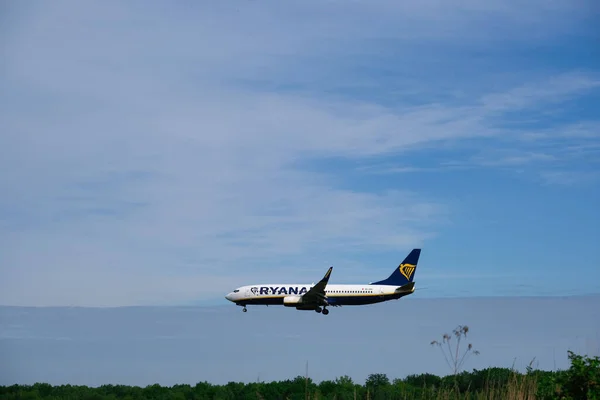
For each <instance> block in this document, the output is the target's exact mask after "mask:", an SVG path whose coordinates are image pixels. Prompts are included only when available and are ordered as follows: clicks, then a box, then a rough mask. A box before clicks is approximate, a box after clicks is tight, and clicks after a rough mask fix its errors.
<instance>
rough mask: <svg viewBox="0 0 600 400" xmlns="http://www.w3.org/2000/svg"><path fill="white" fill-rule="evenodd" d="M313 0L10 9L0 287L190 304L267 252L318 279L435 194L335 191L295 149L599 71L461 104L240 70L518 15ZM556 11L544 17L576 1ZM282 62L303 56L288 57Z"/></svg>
mask: <svg viewBox="0 0 600 400" xmlns="http://www.w3.org/2000/svg"><path fill="white" fill-rule="evenodd" d="M315 4H316V3H315ZM319 4H320V5H319V7H316V6H315V5H312V4H306V3H303V2H301V3H293V4H292V3H287V5H285V6H284V5H282V3H279V2H271V3H268V4H267V3H264V2H262V3H261V2H243V3H238V4H235V6H233V5H224V4H220V3H219V4H218V5H217V4H214V5H212V6H210V7H207V6H205V5H201V4H200V3H192V4H190V5H188V6H186V7H189V8H186V7H181V8H175V7H173V8H165V9H159V8H160V7H159V6H156V5H146V3H143V4H141V3H140V4H139V5H140V8H138V7H137V5H131V4H127V5H125V4H123V3H118V4H117V3H110V4H109V3H95V4H92V3H86V4H85V5H83V4H81V3H77V2H73V3H68V5H66V4H65V3H62V4H58V5H57V3H54V4H52V5H50V4H48V3H38V4H37V8H36V9H32V11H31V13H29V14H28V15H27V16H26V17H23V19H21V20H20V21H21V22H20V23H16V22H14V21H13V22H12V23H11V24H12V25H11V26H10V27H9V28H6V30H7V31H8V32H9V34H10V36H9V37H10V38H11V39H10V40H9V41H8V44H7V47H6V54H8V55H9V56H8V57H7V63H6V65H5V69H4V71H5V78H4V79H5V81H4V79H3V84H2V86H3V87H5V88H7V90H8V93H10V94H11V95H10V98H6V97H3V98H2V104H3V105H5V106H6V107H5V110H6V111H4V112H3V116H2V121H3V122H2V128H1V129H2V131H3V132H6V134H4V135H2V137H0V168H1V169H2V171H3V172H2V173H0V190H2V192H3V193H8V195H7V196H5V197H4V198H3V199H0V209H3V210H4V212H3V214H4V218H3V220H4V222H3V225H1V226H2V228H1V230H0V242H2V244H1V245H0V250H1V253H2V254H1V255H0V264H1V267H0V272H1V274H2V276H3V279H2V282H3V284H0V293H1V294H0V303H3V304H44V305H52V304H78V305H97V304H102V305H123V304H142V303H157V302H161V301H162V302H176V301H189V300H190V299H193V298H201V297H204V296H212V295H218V294H219V293H222V292H224V291H226V290H229V289H230V288H231V287H233V286H235V285H236V284H238V283H239V282H241V281H245V280H248V279H250V277H252V276H253V277H255V278H256V279H258V280H263V279H264V278H266V277H271V276H272V271H273V270H274V269H273V266H277V268H280V269H278V270H277V271H279V272H278V273H279V274H280V276H283V275H285V276H288V277H290V279H295V278H297V279H301V280H304V279H306V276H307V274H316V275H315V279H317V278H318V277H319V276H320V275H321V270H322V266H324V265H328V264H330V263H331V261H332V260H334V261H338V262H340V261H342V260H344V261H350V260H347V259H346V258H347V257H349V255H350V254H353V253H354V252H357V251H359V250H360V251H379V250H392V251H396V252H398V253H403V252H404V251H405V250H406V249H408V248H410V247H412V246H418V245H420V244H421V243H423V241H424V240H425V239H427V238H429V237H431V236H432V235H435V231H436V226H437V224H438V223H439V222H440V218H443V217H444V216H445V215H446V213H447V212H448V210H446V208H445V207H444V204H443V203H441V202H440V201H438V200H437V199H430V198H426V197H423V196H421V195H419V193H413V192H411V191H410V190H402V188H403V185H402V184H401V183H400V184H399V185H398V187H399V188H400V189H398V190H388V191H372V190H369V188H363V189H361V190H358V189H348V188H343V185H342V184H340V183H339V182H337V181H336V180H335V178H336V177H335V176H333V175H327V174H325V173H316V172H312V171H311V170H309V169H305V168H302V167H301V166H299V165H302V164H306V163H309V162H310V161H311V160H314V159H323V158H330V157H342V158H351V159H367V160H368V159H373V158H375V159H376V158H377V157H378V156H382V155H390V154H398V153H402V152H407V151H409V150H411V149H414V148H423V147H433V146H436V145H438V144H440V143H445V142H450V143H454V142H455V141H456V140H460V139H472V138H488V137H493V136H496V135H498V134H499V133H502V132H503V131H502V130H501V129H498V128H497V127H496V126H495V125H494V124H493V123H492V122H491V121H490V120H489V117H490V113H492V112H495V111H498V110H499V109H501V110H507V109H516V108H522V107H525V106H530V105H532V104H535V102H537V101H540V100H543V99H546V98H548V97H551V98H559V97H563V96H566V95H569V94H572V93H578V92H579V91H580V90H582V89H586V88H590V87H593V85H595V83H597V82H596V81H594V80H593V78H590V77H587V76H586V75H582V74H580V75H577V76H576V77H574V76H573V75H567V76H566V77H564V76H563V77H559V78H557V80H556V81H552V82H553V83H551V84H550V85H549V86H547V85H546V83H545V82H541V83H540V84H539V86H536V87H535V88H533V89H531V88H528V89H522V90H516V91H508V92H506V93H496V94H494V95H490V96H483V97H481V101H480V102H478V100H479V99H478V98H476V99H474V101H472V102H471V104H470V105H469V104H467V105H465V104H461V105H459V104H454V103H441V102H440V103H438V104H428V105H425V106H410V105H407V106H404V107H402V108H400V107H398V106H383V105H381V104H378V103H376V102H370V101H366V100H365V101H359V100H357V99H348V98H346V99H340V98H331V97H315V96H313V95H309V94H305V95H300V94H297V93H289V92H288V93H285V92H277V91H264V90H257V89H252V88H248V87H240V86H238V85H236V80H237V79H260V78H264V77H266V79H267V80H269V79H272V80H277V79H278V78H281V77H286V76H289V75H290V74H292V73H297V74H299V76H300V78H298V79H297V81H301V82H310V81H311V80H319V79H322V78H323V77H322V76H320V75H319V74H320V71H321V70H320V69H319V68H317V67H314V69H311V67H310V60H311V57H317V58H319V57H320V58H319V59H320V60H322V59H323V58H322V57H325V56H326V57H331V58H333V57H337V56H343V55H344V54H353V55H356V54H360V53H361V52H363V53H368V52H369V51H370V50H369V49H365V48H364V47H361V50H360V51H358V50H356V49H355V48H354V47H355V45H356V43H357V41H360V42H361V43H364V41H365V40H369V39H374V38H380V37H386V36H388V37H392V38H394V39H397V40H399V43H402V42H403V41H405V42H406V41H409V42H410V41H412V43H413V44H415V43H416V44H418V43H420V42H419V41H420V40H424V39H427V40H432V39H435V40H437V41H449V40H451V39H453V40H455V39H456V38H458V37H460V38H463V39H464V38H465V37H467V36H469V35H470V34H472V33H473V31H472V29H476V27H477V26H478V24H480V23H481V21H483V20H485V19H487V18H489V17H490V15H496V16H498V15H501V16H502V18H503V21H511V22H515V23H518V24H524V23H525V21H529V22H530V19H529V18H527V17H524V15H531V14H526V13H525V14H523V13H517V12H515V7H512V6H510V5H508V6H507V5H506V4H505V3H499V2H498V3H490V4H489V5H488V6H486V7H485V9H481V6H480V5H478V3H474V2H469V1H463V2H459V3H458V7H455V6H449V5H447V4H446V3H443V4H442V3H439V2H429V4H428V5H423V4H421V3H416V2H415V3H403V4H404V5H401V6H398V5H397V4H395V3H393V2H384V1H379V2H375V3H368V5H367V3H358V2H354V3H344V5H343V6H342V5H341V3H335V2H330V3H319ZM434 5H437V9H433V8H432V6H434ZM130 7H131V8H130ZM154 7H157V8H154ZM564 7H565V8H564V9H561V10H556V9H554V10H548V9H546V11H545V12H546V14H544V15H549V16H550V17H549V18H550V19H552V21H554V19H553V18H555V17H557V16H558V15H559V14H560V13H564V12H569V13H570V12H573V13H575V11H573V10H572V9H571V6H570V5H569V4H567V3H564ZM519 8H521V6H519ZM440 9H443V10H445V11H447V12H442V11H441V10H440ZM565 10H566V11H565ZM333 11H336V12H339V13H340V14H336V15H337V16H336V17H335V18H332V17H331V16H332V14H331V13H332V12H333ZM536 18H537V17H536ZM402 21H410V22H409V23H408V24H402V23H400V22H402ZM309 23H310V26H311V28H310V29H307V28H306V26H307V24H309ZM367 23H368V24H367ZM520 26H523V25H520ZM450 32H452V33H453V34H452V35H450V36H449V35H448V34H449V33H450ZM296 60H302V62H300V64H301V67H302V68H304V70H302V68H300V67H299V68H298V69H294V68H284V67H288V66H290V65H292V66H293V65H294V63H295V62H296ZM307 60H309V61H307ZM342 60H343V58H342ZM341 63H343V61H342V62H339V61H338V64H334V65H333V66H329V67H328V68H329V70H334V71H335V69H336V68H338V67H341V66H342V65H341ZM319 65H321V64H319ZM307 67H308V68H307ZM556 82H558V83H556ZM417 86H419V85H418V84H417ZM540 87H541V88H544V89H543V90H541V89H539V88H540ZM4 96H6V95H4ZM299 267H301V268H302V269H301V270H300V269H299ZM283 269H286V271H285V273H284V272H282V271H283ZM249 271H253V272H252V274H250V273H249ZM311 276H312V275H311Z"/></svg>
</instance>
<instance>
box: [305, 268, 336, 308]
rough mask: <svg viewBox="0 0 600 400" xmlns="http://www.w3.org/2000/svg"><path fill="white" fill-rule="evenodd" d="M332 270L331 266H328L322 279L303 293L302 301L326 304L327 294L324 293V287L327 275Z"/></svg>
mask: <svg viewBox="0 0 600 400" xmlns="http://www.w3.org/2000/svg"><path fill="white" fill-rule="evenodd" d="M332 270H333V267H329V270H327V272H326V273H325V276H324V277H323V279H321V280H320V281H319V282H318V283H317V284H316V285H315V286H313V287H311V288H310V289H309V290H308V292H306V293H304V295H303V296H302V301H304V302H306V303H315V304H325V305H326V304H328V303H327V296H326V295H325V287H326V286H327V282H329V276H330V275H331V271H332Z"/></svg>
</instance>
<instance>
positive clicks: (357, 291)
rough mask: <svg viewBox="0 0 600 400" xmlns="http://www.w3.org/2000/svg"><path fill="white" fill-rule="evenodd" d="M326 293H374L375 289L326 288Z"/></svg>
mask: <svg viewBox="0 0 600 400" xmlns="http://www.w3.org/2000/svg"><path fill="white" fill-rule="evenodd" d="M325 293H373V290H326V291H325Z"/></svg>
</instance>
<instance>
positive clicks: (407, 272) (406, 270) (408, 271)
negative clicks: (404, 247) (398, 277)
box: [399, 264, 416, 281]
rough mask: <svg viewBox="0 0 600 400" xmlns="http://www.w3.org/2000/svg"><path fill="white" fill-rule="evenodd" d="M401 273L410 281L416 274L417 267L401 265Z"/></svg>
mask: <svg viewBox="0 0 600 400" xmlns="http://www.w3.org/2000/svg"><path fill="white" fill-rule="evenodd" d="M399 269H400V273H401V274H402V275H404V277H405V278H406V279H408V280H409V281H410V277H411V276H412V274H413V272H415V269H416V267H415V266H414V265H413V264H400V268H399Z"/></svg>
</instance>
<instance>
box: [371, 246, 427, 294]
mask: <svg viewBox="0 0 600 400" xmlns="http://www.w3.org/2000/svg"><path fill="white" fill-rule="evenodd" d="M420 255H421V249H413V250H412V251H411V252H410V253H409V254H408V255H407V256H406V258H405V259H404V261H402V262H401V263H400V265H399V266H398V267H397V268H396V269H395V270H394V272H392V274H391V275H390V276H389V277H388V278H387V279H384V280H382V281H378V282H373V283H372V285H392V286H403V285H407V284H409V283H412V281H413V278H414V276H415V271H416V270H417V263H418V262H419V256H420Z"/></svg>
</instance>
